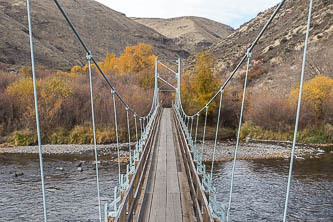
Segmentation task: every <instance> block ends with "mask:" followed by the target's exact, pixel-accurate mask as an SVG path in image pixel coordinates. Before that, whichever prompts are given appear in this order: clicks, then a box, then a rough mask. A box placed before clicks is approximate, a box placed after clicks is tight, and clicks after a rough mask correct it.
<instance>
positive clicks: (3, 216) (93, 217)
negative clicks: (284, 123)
mask: <svg viewBox="0 0 333 222" xmlns="http://www.w3.org/2000/svg"><path fill="white" fill-rule="evenodd" d="M80 163H82V168H83V171H82V172H79V171H78V170H77V166H78V165H79V164H80ZM122 166H123V170H124V168H125V165H124V164H122ZM44 167H45V175H46V178H45V181H46V194H47V204H48V216H49V221H97V218H98V205H97V192H96V179H95V178H96V176H95V165H94V163H93V159H91V157H85V156H74V155H70V156H61V155H52V156H45V157H44ZM288 167H289V161H288V160H283V159H268V160H240V161H238V162H237V166H236V171H235V183H234V184H235V186H234V193H233V201H232V209H231V219H232V221H281V220H282V213H283V207H284V199H285V191H286V184H287V174H288ZM57 168H58V169H57ZM59 168H63V170H60V169H59ZM231 168H232V162H230V161H228V162H220V163H217V164H216V165H215V170H214V183H215V184H216V186H217V190H218V192H219V194H218V199H219V200H220V201H223V202H224V203H225V204H226V203H227V202H228V198H229V186H230V176H231V173H230V172H231ZM15 172H23V173H24V175H22V176H18V177H15ZM117 173H118V171H117V165H116V164H115V163H113V162H111V161H109V159H107V158H104V159H102V160H101V164H100V171H99V174H100V184H101V196H102V204H104V203H105V202H106V201H107V200H111V199H112V198H113V196H112V194H113V187H114V186H115V185H116V184H117V183H118V180H117V177H118V175H117ZM293 175H294V176H293V181H292V186H291V196H290V203H289V206H290V207H289V210H288V218H289V221H333V154H332V153H325V154H323V155H320V157H318V158H312V159H310V158H306V159H305V160H296V161H295V167H294V174H293ZM0 192H1V195H0V221H42V220H43V207H42V195H41V184H40V175H39V160H38V156H37V155H28V154H24V155H22V154H21V155H17V154H0Z"/></svg>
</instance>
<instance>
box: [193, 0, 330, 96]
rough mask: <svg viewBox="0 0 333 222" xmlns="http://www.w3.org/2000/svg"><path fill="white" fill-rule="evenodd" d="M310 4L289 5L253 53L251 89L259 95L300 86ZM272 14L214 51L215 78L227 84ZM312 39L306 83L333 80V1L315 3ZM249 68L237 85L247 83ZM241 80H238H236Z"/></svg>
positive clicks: (254, 21) (296, 2)
mask: <svg viewBox="0 0 333 222" xmlns="http://www.w3.org/2000/svg"><path fill="white" fill-rule="evenodd" d="M308 5H309V1H304V0H291V1H286V3H285V4H284V6H283V7H282V9H281V11H280V12H279V14H278V15H277V16H276V18H275V20H274V22H273V23H272V24H271V25H270V27H269V29H268V30H267V32H266V33H265V34H264V35H263V37H262V39H261V40H260V41H259V43H258V45H257V46H256V47H255V49H254V51H253V56H252V62H251V64H252V68H251V71H250V74H249V75H250V82H249V86H250V87H252V88H253V89H254V90H256V89H260V90H261V89H276V90H277V91H279V92H283V91H286V92H288V91H289V89H290V88H291V87H292V86H294V84H295V83H298V80H299V78H300V70H301V61H302V56H303V49H304V40H305V31H306V24H307V14H308ZM273 10H274V8H271V9H268V10H266V11H264V12H262V13H260V14H258V16H257V17H255V18H254V19H252V20H251V21H249V22H248V23H245V24H244V25H242V26H241V27H240V28H239V29H237V30H236V31H235V32H234V33H232V34H231V35H229V36H228V37H227V38H226V39H224V40H222V41H220V42H219V43H217V44H216V45H214V46H213V47H211V48H210V51H211V52H212V53H213V54H214V55H215V56H216V57H217V64H216V74H217V75H218V76H219V77H221V76H222V78H223V79H226V77H227V76H228V75H229V74H230V72H231V70H233V68H234V67H235V65H236V62H238V61H239V60H240V58H241V56H242V55H244V53H245V52H246V49H247V48H248V47H249V46H250V44H251V43H252V42H253V40H254V39H255V37H256V36H257V35H258V33H259V31H260V30H261V29H262V27H263V26H264V24H265V23H266V21H267V20H268V19H269V17H270V16H271V14H272V12H273ZM311 24H312V25H311V32H310V39H309V42H310V44H309V50H308V60H307V72H306V79H309V78H313V77H314V76H315V75H318V74H324V75H328V76H333V65H332V58H333V1H331V0H318V1H314V5H313V15H312V23H311ZM192 62H193V60H192ZM244 69H245V65H243V67H242V70H241V71H239V72H238V73H237V75H235V77H236V79H235V80H233V81H232V82H233V83H236V84H239V83H243V81H240V80H241V79H242V78H240V76H241V75H242V76H243V77H244ZM237 79H238V80H237Z"/></svg>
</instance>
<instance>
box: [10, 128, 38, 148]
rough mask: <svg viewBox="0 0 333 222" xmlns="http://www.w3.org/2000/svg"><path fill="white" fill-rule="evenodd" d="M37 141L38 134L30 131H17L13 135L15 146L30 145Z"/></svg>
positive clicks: (12, 142)
mask: <svg viewBox="0 0 333 222" xmlns="http://www.w3.org/2000/svg"><path fill="white" fill-rule="evenodd" d="M36 143H37V135H36V134H34V133H32V132H29V131H15V132H13V133H12V136H11V144H13V145H14V146H29V145H34V144H36Z"/></svg>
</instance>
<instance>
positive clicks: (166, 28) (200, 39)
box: [133, 16, 234, 52]
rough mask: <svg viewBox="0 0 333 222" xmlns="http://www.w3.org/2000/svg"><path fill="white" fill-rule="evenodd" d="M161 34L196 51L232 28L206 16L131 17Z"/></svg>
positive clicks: (223, 36)
mask: <svg viewBox="0 0 333 222" xmlns="http://www.w3.org/2000/svg"><path fill="white" fill-rule="evenodd" d="M133 19H134V20H135V21H136V22H139V23H141V24H143V25H146V26H148V27H150V28H152V29H154V30H156V31H157V32H159V33H161V34H162V35H164V36H166V37H168V38H171V39H174V40H175V42H176V43H177V45H179V46H180V47H181V48H183V49H185V50H187V51H189V52H197V51H201V50H204V49H206V48H207V47H209V46H211V45H213V44H215V43H218V42H219V41H221V40H222V39H224V38H225V37H227V36H228V35H229V34H230V33H232V32H233V31H234V30H233V28H231V27H230V26H227V25H224V24H221V23H218V22H215V21H212V20H210V19H206V18H200V17H194V16H184V17H178V18H170V19H161V18H133Z"/></svg>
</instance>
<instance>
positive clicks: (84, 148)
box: [0, 141, 324, 161]
mask: <svg viewBox="0 0 333 222" xmlns="http://www.w3.org/2000/svg"><path fill="white" fill-rule="evenodd" d="M235 144H236V143H235V141H227V142H218V143H217V147H216V160H217V161H224V160H231V159H233V155H234V150H235ZM131 145H132V147H133V145H134V143H133V144H131ZM291 147H292V144H291V143H283V142H281V143H263V142H260V143H258V142H248V143H241V144H240V146H239V149H238V158H239V159H262V158H264V159H266V158H289V157H290V152H291ZM198 148H199V150H200V151H201V149H202V144H198ZM97 149H98V154H99V156H107V155H113V154H115V153H116V151H117V147H116V144H108V145H97ZM204 149H205V152H204V155H203V157H204V160H206V161H210V160H211V159H212V156H213V151H214V141H206V144H205V147H204ZM93 151H94V146H93V145H43V153H44V154H50V155H55V154H62V155H63V154H72V155H93ZM0 153H16V154H17V153H20V154H24V153H27V154H37V153H38V147H37V146H19V147H3V148H0ZM323 153H324V150H322V149H320V148H316V147H313V146H306V145H298V146H297V147H296V152H295V155H296V158H298V159H302V158H304V157H309V156H310V157H318V155H321V154H323ZM120 155H121V157H123V158H125V157H126V156H128V144H127V143H123V144H120ZM123 160H124V161H126V160H125V159H123Z"/></svg>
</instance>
